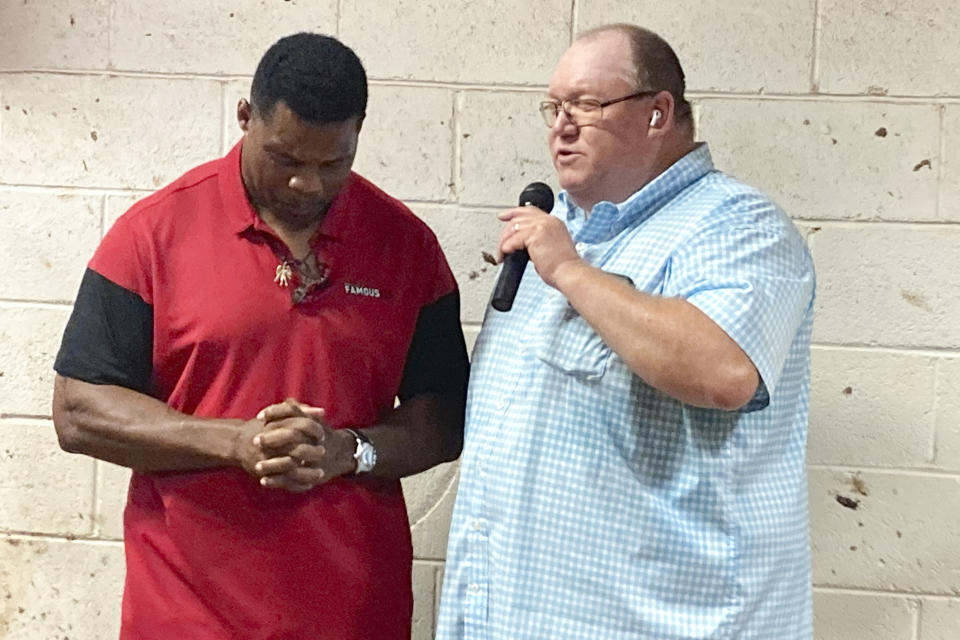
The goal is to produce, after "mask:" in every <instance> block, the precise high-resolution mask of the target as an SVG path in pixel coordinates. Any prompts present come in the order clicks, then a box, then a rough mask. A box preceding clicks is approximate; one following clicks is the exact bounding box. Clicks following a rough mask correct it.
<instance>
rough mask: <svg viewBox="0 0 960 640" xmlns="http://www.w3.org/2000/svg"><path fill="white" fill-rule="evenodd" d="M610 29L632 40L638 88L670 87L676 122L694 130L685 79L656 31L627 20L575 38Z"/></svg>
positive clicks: (604, 32)
mask: <svg viewBox="0 0 960 640" xmlns="http://www.w3.org/2000/svg"><path fill="white" fill-rule="evenodd" d="M610 32H615V33H621V34H623V35H624V37H626V39H627V41H628V42H629V43H630V51H631V53H632V56H633V60H632V62H633V68H632V69H631V82H633V83H634V86H636V87H637V89H638V90H647V89H649V90H657V91H669V92H670V95H672V96H673V102H674V114H673V116H674V118H675V119H676V121H677V124H678V125H680V126H683V127H686V128H689V129H690V131H691V134H692V130H693V118H692V114H691V110H690V103H689V102H687V99H686V97H685V95H684V92H685V91H686V80H685V76H684V73H683V67H682V66H681V65H680V60H679V59H678V58H677V54H676V53H674V51H673V48H672V47H671V46H670V45H669V44H668V43H667V41H666V40H664V39H663V38H661V37H660V36H659V35H657V34H656V33H654V32H653V31H650V30H649V29H644V28H643V27H638V26H637V25H633V24H626V23H618V24H608V25H603V26H600V27H596V28H593V29H590V30H588V31H584V32H583V33H581V34H580V35H578V36H577V38H576V41H581V40H585V41H586V40H590V39H594V38H597V37H599V36H603V35H606V34H609V33H610Z"/></svg>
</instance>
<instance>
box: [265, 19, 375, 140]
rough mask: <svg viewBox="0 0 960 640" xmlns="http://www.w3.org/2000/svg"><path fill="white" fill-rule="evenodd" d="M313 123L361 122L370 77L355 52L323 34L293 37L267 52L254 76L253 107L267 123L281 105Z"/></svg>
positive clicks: (275, 44)
mask: <svg viewBox="0 0 960 640" xmlns="http://www.w3.org/2000/svg"><path fill="white" fill-rule="evenodd" d="M281 101H282V102H283V103H284V104H286V105H287V107H289V108H290V110H291V111H293V113H295V114H296V115H297V117H299V118H301V119H303V120H306V121H308V122H311V123H314V124H324V123H327V122H342V121H344V120H347V119H349V118H351V117H354V116H360V117H363V115H364V114H365V113H366V110H367V74H366V72H365V71H364V70H363V64H362V63H361V62H360V58H358V57H357V54H356V53H354V52H353V49H351V48H350V47H348V46H347V45H345V44H343V43H342V42H340V41H339V40H337V39H336V38H332V37H330V36H325V35H321V34H319V33H295V34H293V35H290V36H286V37H284V38H281V39H280V40H277V42H276V43H274V45H273V46H271V47H270V48H269V49H267V52H266V53H265V54H263V58H261V59H260V64H258V65H257V70H256V72H255V73H254V74H253V84H252V85H251V87H250V104H251V106H252V107H253V112H254V113H255V114H257V115H259V116H260V117H261V118H263V119H269V118H270V116H271V115H273V110H274V108H275V107H276V105H277V103H278V102H281Z"/></svg>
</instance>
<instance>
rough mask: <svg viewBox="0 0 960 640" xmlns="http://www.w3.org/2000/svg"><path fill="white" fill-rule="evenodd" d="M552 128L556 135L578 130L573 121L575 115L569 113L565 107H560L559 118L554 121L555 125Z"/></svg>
mask: <svg viewBox="0 0 960 640" xmlns="http://www.w3.org/2000/svg"><path fill="white" fill-rule="evenodd" d="M550 129H551V131H552V133H554V134H555V135H569V134H570V133H572V132H574V131H576V130H577V129H578V126H577V123H576V122H574V121H573V116H571V115H570V114H569V113H567V112H566V110H565V109H560V110H559V111H557V119H556V120H554V121H553V126H552V127H550Z"/></svg>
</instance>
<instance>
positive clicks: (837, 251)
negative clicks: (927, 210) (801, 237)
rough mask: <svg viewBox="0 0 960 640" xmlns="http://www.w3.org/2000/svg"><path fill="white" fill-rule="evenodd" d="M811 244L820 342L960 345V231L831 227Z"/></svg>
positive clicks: (894, 226)
mask: <svg viewBox="0 0 960 640" xmlns="http://www.w3.org/2000/svg"><path fill="white" fill-rule="evenodd" d="M812 246H813V256H814V260H815V262H816V267H817V300H816V303H815V304H816V316H817V319H816V322H815V323H814V338H815V340H817V341H820V342H827V343H831V344H838V343H842V344H867V345H887V346H912V347H934V348H942V349H956V348H958V347H960V323H958V322H956V319H957V318H958V317H960V281H958V280H957V277H956V265H958V264H960V227H946V226H927V227H906V226H899V225H829V226H827V225H825V226H824V227H823V229H822V230H821V231H819V232H818V233H817V234H816V236H815V237H814V239H813V243H812Z"/></svg>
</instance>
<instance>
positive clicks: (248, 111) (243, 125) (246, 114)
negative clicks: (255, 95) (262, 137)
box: [237, 98, 253, 133]
mask: <svg viewBox="0 0 960 640" xmlns="http://www.w3.org/2000/svg"><path fill="white" fill-rule="evenodd" d="M251 120H253V107H252V106H250V103H249V102H247V99H246V98H240V102H238V103H237V122H238V123H239V124H240V130H241V131H243V132H244V133H246V132H247V129H249V127H250V121H251Z"/></svg>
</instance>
